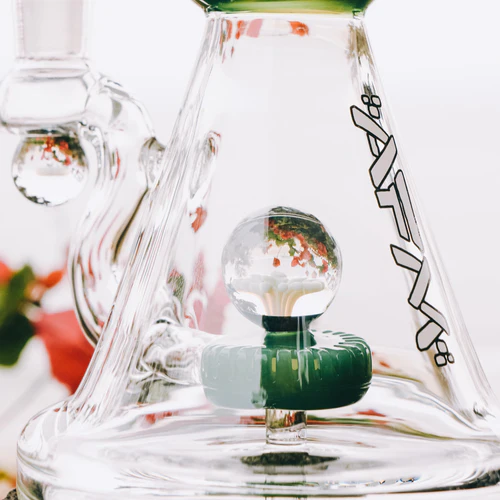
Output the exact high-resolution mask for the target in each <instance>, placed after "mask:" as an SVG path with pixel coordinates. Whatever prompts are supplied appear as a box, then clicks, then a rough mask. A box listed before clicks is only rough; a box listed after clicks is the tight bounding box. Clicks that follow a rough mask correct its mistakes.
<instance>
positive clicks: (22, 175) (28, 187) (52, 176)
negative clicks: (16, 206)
mask: <svg viewBox="0 0 500 500" xmlns="http://www.w3.org/2000/svg"><path fill="white" fill-rule="evenodd" d="M21 137H22V142H21V143H20V145H19V147H18V149H17V151H16V153H15V156H14V159H13V161H12V178H13V180H14V183H15V185H16V187H17V189H18V190H19V191H20V192H21V193H22V194H23V195H24V196H25V197H26V198H28V200H30V201H32V202H34V203H37V204H40V205H46V206H56V205H62V204H63V203H66V202H67V201H69V200H72V199H74V198H76V197H77V196H78V195H79V194H80V193H81V192H82V191H83V189H84V188H85V185H86V182H87V179H88V176H89V167H88V163H87V159H86V157H85V153H84V151H83V149H82V147H81V145H80V142H79V139H78V137H77V135H76V134H71V133H69V134H61V133H57V132H51V131H39V132H37V133H30V134H29V135H27V136H26V135H25V136H21Z"/></svg>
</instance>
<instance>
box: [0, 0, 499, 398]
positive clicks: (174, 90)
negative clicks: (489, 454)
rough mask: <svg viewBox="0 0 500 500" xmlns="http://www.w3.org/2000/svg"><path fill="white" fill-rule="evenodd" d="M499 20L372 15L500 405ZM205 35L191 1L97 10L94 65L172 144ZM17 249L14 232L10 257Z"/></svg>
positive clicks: (419, 173) (0, 20) (415, 7)
mask: <svg viewBox="0 0 500 500" xmlns="http://www.w3.org/2000/svg"><path fill="white" fill-rule="evenodd" d="M69 1H70V0H69ZM12 8H13V6H12V5H11V2H9V1H8V0H0V75H4V74H6V73H7V72H8V70H9V68H10V67H11V65H12V62H13V54H14V43H13V38H14V29H13V20H12ZM473 9H474V10H473ZM499 17H500V1H499V0H476V1H474V2H471V1H470V0H376V1H375V3H374V4H373V5H372V6H371V7H370V9H369V11H368V14H367V25H368V30H369V34H370V37H371V42H372V45H373V49H374V52H375V57H376V60H377V62H378V67H379V71H380V74H381V78H382V82H383V84H384V87H385V91H386V94H387V97H388V99H389V101H390V103H391V108H392V112H393V115H394V117H395V121H396V122H397V125H398V142H399V149H400V150H402V151H403V152H404V156H405V157H406V160H407V161H408V163H409V165H410V167H411V168H412V172H413V176H414V180H415V183H416V186H417V189H418V192H419V195H420V201H421V202H422V206H423V209H424V212H425V213H426V215H427V219H428V222H429V223H430V227H431V229H432V230H433V232H434V236H435V239H436V242H437V244H438V247H439V248H440V250H441V255H442V258H443V261H444V263H445V265H446V268H447V271H448V274H449V277H450V280H451V283H452V285H453V287H454V291H455V294H456V296H457V299H458V302H459V304H460V306H461V309H462V312H463V315H464V317H465V321H466V323H467V325H468V328H469V331H470V334H471V336H472V339H473V341H474V343H475V346H476V349H477V351H478V353H479V356H480V358H481V360H482V362H483V366H484V368H485V371H486V372H487V374H488V376H489V379H490V381H491V383H492V385H493V386H494V387H495V389H496V390H497V393H499V394H500V362H499V361H498V357H499V355H500V335H499V332H500V317H499V316H498V312H499V311H500V305H499V304H500V266H499V261H500V252H499V245H500V224H499V220H500V197H499V196H498V191H499V188H500V158H499V156H500V154H499V146H500V122H499V118H500V88H499V85H498V82H500V60H499V59H498V57H497V54H498V48H499V47H500V30H499V29H498V19H499ZM203 27H204V16H203V13H202V11H201V9H199V8H198V7H196V6H195V5H194V4H193V3H192V2H190V1H189V0H140V1H139V0H96V2H95V8H94V21H93V28H92V34H91V51H90V56H91V58H92V60H93V61H94V63H95V66H96V68H97V69H98V70H99V71H101V72H103V73H105V74H107V75H110V76H111V77H112V78H114V79H115V80H116V81H118V82H120V83H121V84H123V85H124V86H125V87H126V88H127V89H128V90H130V91H131V92H132V93H133V94H134V95H135V97H137V98H138V99H139V100H140V101H142V102H143V103H144V105H145V107H146V108H147V110H148V111H149V113H150V115H151V116H152V118H153V122H154V124H155V128H156V130H157V133H158V136H159V137H160V139H161V140H162V141H163V142H167V140H168V137H169V134H170V132H171V130H172V127H173V125H174V121H175V118H176V115H177V112H178V110H179V108H180V106H181V104H182V98H183V95H184V91H185V89H186V86H187V83H188V81H189V77H190V74H191V70H192V68H193V65H194V62H195V58H196V54H197V51H198V46H199V43H200V39H201V36H202V32H203ZM1 144H2V142H1V140H0V146H1ZM0 168H1V169H2V172H1V175H0V179H1V180H2V182H4V180H5V179H6V178H7V175H6V172H7V170H8V169H9V168H10V158H9V157H5V155H2V151H0ZM9 189H10V188H9ZM6 192H7V194H5V193H6ZM10 192H11V191H5V190H3V189H1V190H0V193H1V195H2V199H0V213H3V214H4V215H3V216H1V219H0V225H2V226H4V227H5V225H6V224H7V223H9V224H10V225H9V226H8V227H9V228H10V229H11V230H12V228H13V227H16V225H17V226H19V224H21V221H22V223H25V222H26V216H25V215H26V213H28V211H29V208H28V207H27V204H25V203H18V202H16V207H17V211H16V212H15V213H12V212H10V211H9V213H8V216H6V214H7V211H6V210H7V209H8V207H9V206H10V203H11V200H10V194H9V193H10ZM12 192H13V191H12ZM14 195H15V194H14ZM14 195H13V196H14ZM25 207H26V208H25ZM25 212H26V213H25ZM7 219H8V220H7ZM49 234H50V233H49ZM5 237H6V233H5V232H2V233H1V241H0V251H1V249H2V246H3V245H4V244H5V243H6V239H5ZM7 237H8V233H7Z"/></svg>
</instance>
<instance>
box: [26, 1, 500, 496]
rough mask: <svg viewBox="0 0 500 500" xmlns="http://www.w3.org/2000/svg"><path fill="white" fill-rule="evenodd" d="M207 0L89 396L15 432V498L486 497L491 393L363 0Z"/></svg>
mask: <svg viewBox="0 0 500 500" xmlns="http://www.w3.org/2000/svg"><path fill="white" fill-rule="evenodd" d="M198 3H199V4H200V5H201V6H202V7H204V8H205V10H206V13H207V29H206V32H205V36H204V39H203V45H202V48H201V51H200V56H199V60H198V64H197V66H196V71H195V74H194V77H193V80H192V82H191V85H190V87H189V89H188V93H187V96H186V99H185V102H184V105H183V108H182V111H181V113H180V115H179V118H178V121H177V124H176V128H175V131H174V134H173V136H172V139H171V141H170V144H169V147H168V149H167V153H166V154H165V155H164V157H163V160H162V161H163V163H162V168H160V169H159V170H158V176H157V178H156V182H155V183H152V184H151V189H150V190H149V191H148V194H147V197H146V199H147V203H145V205H144V206H145V210H144V213H143V215H141V217H139V219H138V220H137V226H136V227H137V232H136V234H137V235H138V237H137V239H136V243H135V245H133V246H131V247H130V248H131V251H130V259H129V261H128V263H127V265H126V266H125V268H124V272H123V278H122V281H121V283H120V285H119V287H118V290H117V294H116V297H115V300H114V302H113V307H112V308H111V313H110V315H109V318H108V319H107V321H106V324H105V327H104V329H103V331H102V335H101V337H100V339H99V342H98V345H97V349H96V354H95V355H94V358H93V360H92V363H91V365H90V367H89V370H88V372H87V375H86V377H85V379H84V381H83V382H82V384H81V386H80V388H79V390H78V391H77V393H76V394H75V396H74V397H73V398H71V399H70V400H68V401H65V402H63V403H61V404H59V405H56V406H54V407H52V408H49V409H47V410H46V411H45V412H42V413H41V414H39V415H37V416H36V417H34V418H33V419H32V420H31V421H30V423H29V424H28V425H27V427H26V429H25V432H24V434H23V436H22V437H21V439H20V441H19V464H20V472H19V492H20V493H21V498H22V499H23V500H27V499H29V500H38V499H41V498H43V499H44V500H45V499H58V498H68V497H70V498H72V499H75V500H80V499H86V500H87V499H92V500H96V499H106V500H109V499H120V500H121V499H123V498H125V497H126V498H130V499H135V498H137V499H139V498H140V499H151V500H152V499H156V498H171V497H174V498H175V497H178V498H180V497H182V498H194V497H196V498H207V499H208V498H210V499H214V498H216V499H219V498H220V499H222V498H236V497H238V498H240V497H243V496H245V497H248V498H258V497H260V498H262V497H286V498H309V497H322V498H323V497H334V498H353V497H367V498H376V497H379V498H386V497H387V496H390V497H391V498H395V499H396V498H401V497H406V496H408V495H409V496H410V498H411V495H412V494H415V493H419V494H421V495H423V498H426V499H433V500H434V499H445V498H447V496H448V493H449V491H451V490H453V491H455V492H456V494H457V495H459V496H460V497H461V498H469V496H468V495H471V491H472V490H473V494H474V495H475V496H480V495H482V496H483V497H484V498H494V496H491V495H495V494H496V495H498V491H499V489H498V488H499V487H498V484H499V480H500V474H499V472H498V471H500V429H499V424H498V415H499V412H498V405H497V402H496V401H495V399H494V397H493V395H492V393H491V390H490V389H489V386H488V383H487V381H486V379H485V377H484V374H483V372H482V369H481V366H480V365H479V362H478V361H477V358H476V356H475V353H474V349H473V346H472V342H471V340H470V338H469V335H468V333H467V329H466V327H465V325H464V323H463V321H462V319H461V316H460V312H459V309H458V307H457V305H456V304H455V302H454V299H453V293H452V290H451V288H450V287H449V285H448V283H447V280H446V277H445V274H444V271H443V267H442V265H441V263H440V261H439V258H438V256H437V252H436V250H435V248H434V245H433V243H432V241H431V239H430V238H429V236H428V233H427V231H426V224H425V222H424V221H423V218H422V216H421V214H420V211H419V207H418V205H417V203H416V201H415V196H414V189H413V187H412V184H411V179H410V172H409V169H408V167H407V166H406V165H405V164H404V162H403V161H402V158H401V153H400V151H399V149H398V144H399V143H398V138H397V136H396V135H395V133H394V128H393V125H392V121H391V118H390V115H389V113H388V108H387V103H386V99H385V97H384V94H383V91H382V89H381V85H380V81H379V79H378V76H377V72H376V69H375V64H374V58H373V54H372V51H371V48H370V45H369V42H368V38H367V35H366V30H365V23H364V18H363V12H362V11H363V9H364V8H365V7H366V5H367V4H368V2H366V1H361V2H356V1H349V0H289V1H287V0H253V1H252V0H248V1H246V0H234V1H232V2H229V1H228V2H225V1H216V0H214V1H212V0H203V1H199V2H198ZM98 88H101V87H98ZM106 95H107V94H106ZM106 102H109V101H106ZM112 102H115V101H112ZM127 102H128V101H127ZM112 109H116V108H112ZM120 109H121V108H120ZM134 109H135V108H134ZM110 122H111V123H114V122H113V120H112V119H111V118H110V117H108V120H107V121H106V120H104V123H107V124H108V125H109V123H110ZM99 130H101V129H99ZM141 130H142V129H141ZM90 132H91V131H89V132H88V133H89V134H90ZM132 132H133V130H132ZM139 135H140V134H139ZM91 137H94V136H92V135H91ZM117 137H118V138H122V139H123V140H125V139H128V136H125V135H123V136H120V135H119V134H118V136H117ZM146 139H147V134H143V135H141V137H140V140H139V138H137V137H136V138H134V142H132V144H135V145H136V146H137V147H136V148H135V149H134V150H133V152H134V158H137V157H138V155H139V152H140V151H143V147H144V146H143V144H144V142H145V141H146ZM94 140H97V143H98V144H101V143H100V142H99V141H101V139H94ZM82 144H83V142H82ZM105 144H107V143H105ZM118 144H121V143H120V142H119V141H118ZM127 144H129V145H130V143H129V142H127ZM59 148H60V146H59ZM102 149H103V150H105V147H103V148H102ZM115 149H118V150H119V148H118V147H117V146H116V145H115V146H114V148H111V149H110V150H108V153H107V154H108V155H111V158H113V156H112V155H113V152H114V151H115ZM153 150H154V149H153ZM103 154H104V153H103ZM131 154H132V153H131ZM136 154H137V155H136ZM146 156H148V155H146ZM152 156H153V157H154V156H155V155H154V154H153V155H152ZM114 158H115V159H116V155H115V157H114ZM120 158H121V156H120ZM153 163H155V162H153ZM115 165H116V167H117V168H118V170H119V167H120V164H119V162H118V161H116V162H115ZM143 175H145V176H146V174H143ZM146 178H147V176H146ZM142 192H143V191H142ZM132 204H133V203H132ZM135 206H136V205H134V207H135ZM129 208H130V207H129ZM102 217H106V216H105V215H104V216H102ZM106 220H107V219H106ZM96 227H99V226H98V225H97V226H96ZM83 229H84V232H83V233H82V234H92V227H91V226H90V225H88V224H87V225H84V226H83ZM85 231H87V233H85ZM108 235H109V236H110V233H108ZM110 237H111V236H110ZM113 241H115V240H113ZM98 243H99V242H98V241H97V240H96V241H95V244H96V245H97V246H94V245H92V244H91V245H90V246H88V247H86V246H84V245H85V244H86V242H85V241H84V240H83V239H80V241H79V242H77V245H82V246H83V248H84V249H85V248H86V250H85V252H88V255H93V254H92V252H93V251H97V252H98V249H99V246H98ZM95 249H97V250H95ZM85 252H83V253H82V250H80V255H83V256H84V257H87V256H88V255H87V254H86V253H85ZM88 261H89V260H88V259H86V258H83V259H82V262H83V263H84V264H85V265H86V264H87V262H88ZM90 262H91V263H92V261H91V260H90ZM78 264H79V265H80V262H78ZM89 275H91V276H92V275H95V273H93V274H92V273H90V272H89ZM86 283H87V282H82V286H83V288H84V290H85V286H86ZM91 296H92V295H89V297H91ZM81 297H82V295H80V298H81ZM78 298H79V296H78V295H77V300H78ZM89 478H92V480H90V479H89ZM457 498H458V497H457Z"/></svg>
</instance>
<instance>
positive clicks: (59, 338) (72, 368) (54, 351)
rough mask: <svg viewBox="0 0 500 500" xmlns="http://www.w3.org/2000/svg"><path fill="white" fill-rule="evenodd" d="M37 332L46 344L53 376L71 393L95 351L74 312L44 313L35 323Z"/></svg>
mask: <svg viewBox="0 0 500 500" xmlns="http://www.w3.org/2000/svg"><path fill="white" fill-rule="evenodd" d="M34 327H35V335H37V336H38V337H39V338H40V339H41V340H42V341H43V343H44V344H45V348H46V349H47V352H48V354H49V359H50V367H51V372H52V375H53V376H54V378H55V379H56V380H58V381H59V382H61V383H62V384H64V385H65V386H66V387H67V388H68V389H69V390H70V391H71V393H73V392H75V391H76V389H77V388H78V386H79V384H80V381H81V380H82V378H83V376H84V375H85V371H86V370H87V366H88V364H89V362H90V359H91V357H92V354H93V352H94V349H93V347H92V346H91V345H90V344H89V343H88V341H87V340H86V338H85V337H84V335H83V333H82V330H81V328H80V325H79V323H78V320H77V318H76V315H75V313H74V312H73V311H64V312H60V313H55V314H46V313H42V315H41V317H40V319H39V320H38V321H36V322H34Z"/></svg>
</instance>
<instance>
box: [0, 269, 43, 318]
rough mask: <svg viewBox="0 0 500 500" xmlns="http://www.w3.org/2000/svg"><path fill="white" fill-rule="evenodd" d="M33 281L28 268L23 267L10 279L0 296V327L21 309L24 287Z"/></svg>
mask: <svg viewBox="0 0 500 500" xmlns="http://www.w3.org/2000/svg"><path fill="white" fill-rule="evenodd" d="M34 279H35V275H34V273H33V270H32V269H31V267H30V266H24V267H23V268H22V269H20V270H19V271H17V272H16V273H15V274H14V275H13V276H12V278H11V280H10V282H9V284H8V285H7V286H6V287H5V290H4V291H3V292H2V293H1V294H0V327H1V326H2V325H3V323H4V322H5V321H6V320H7V318H8V317H9V316H11V315H13V314H15V313H17V312H20V310H21V309H22V306H23V303H24V300H25V293H26V287H27V286H28V285H29V284H30V283H31V282H32V281H33V280H34Z"/></svg>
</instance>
